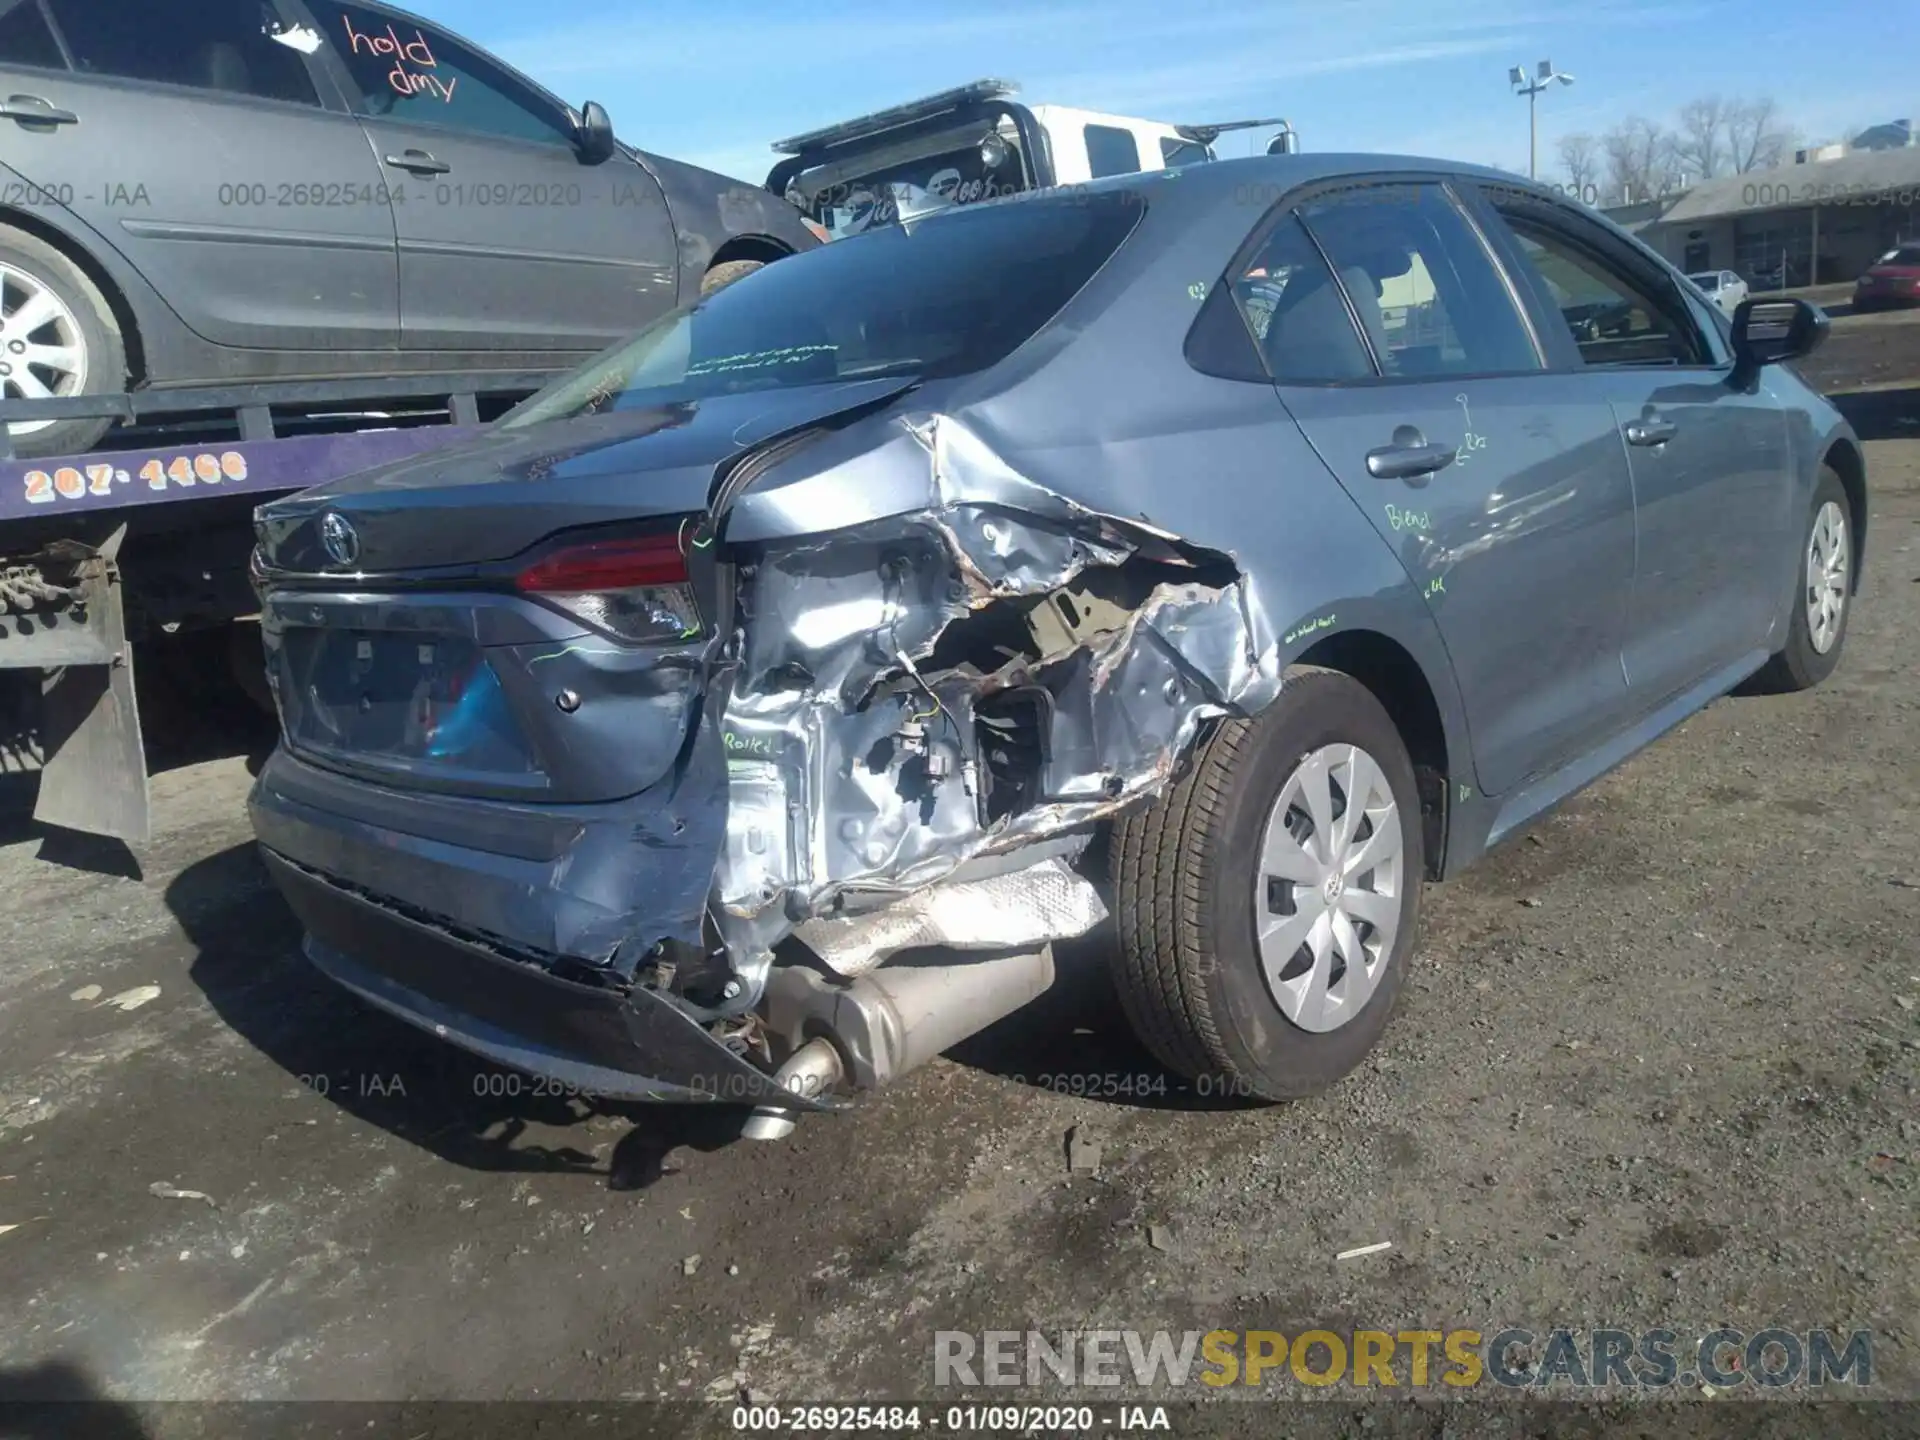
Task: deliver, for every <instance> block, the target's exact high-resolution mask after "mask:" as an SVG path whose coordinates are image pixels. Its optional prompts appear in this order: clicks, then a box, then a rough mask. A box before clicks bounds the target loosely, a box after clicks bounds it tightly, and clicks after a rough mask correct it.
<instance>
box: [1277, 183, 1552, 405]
mask: <svg viewBox="0 0 1920 1440" xmlns="http://www.w3.org/2000/svg"><path fill="white" fill-rule="evenodd" d="M1300 216H1301V219H1302V220H1304V221H1305V222H1306V226H1307V229H1308V230H1310V231H1311V232H1312V233H1313V237H1314V239H1315V240H1316V241H1317V242H1318V243H1319V245H1320V248H1321V249H1322V250H1323V251H1324V252H1325V253H1326V256H1327V259H1328V261H1329V262H1330V263H1331V264H1332V266H1333V269H1334V273H1335V274H1337V275H1338V276H1339V277H1340V283H1341V285H1342V286H1343V287H1344V288H1345V289H1346V292H1347V297H1348V299H1349V300H1350V301H1351V302H1352V304H1353V307H1354V310H1355V312H1356V313H1357V314H1358V315H1359V317H1360V322H1361V327H1362V329H1363V330H1364V331H1365V333H1366V336H1367V338H1368V340H1369V341H1370V342H1371V344H1372V347H1373V352H1374V357H1375V359H1376V360H1377V361H1378V362H1379V365H1380V371H1381V373H1382V374H1383V375H1388V376H1408V377H1412V376H1421V375H1488V374H1500V373H1503V372H1507V371H1514V370H1537V369H1539V368H1541V361H1540V357H1539V355H1538V354H1537V353H1536V352H1535V350H1534V348H1533V340H1532V338H1531V337H1530V336H1529V335H1528V333H1527V326H1526V321H1525V320H1524V319H1523V318H1522V317H1521V314H1520V311H1519V309H1518V307H1517V306H1516V305H1515V304H1514V302H1513V298H1512V296H1511V295H1510V294H1509V293H1508V291H1507V287H1506V285H1505V284H1504V283H1503V282H1502V281H1501V279H1500V273H1499V271H1498V270H1496V269H1495V268H1494V264H1493V260H1492V259H1491V257H1489V256H1488V254H1487V251H1486V247H1485V246H1484V245H1483V244H1482V243H1481V242H1480V238H1479V237H1478V236H1477V235H1476V234H1475V233H1474V232H1473V229H1472V227H1471V226H1469V225H1468V224H1467V221H1466V219H1465V217H1464V216H1462V215H1461V213H1460V212H1459V210H1457V209H1456V208H1455V207H1454V205H1453V202H1452V201H1451V200H1449V199H1448V198H1447V195H1446V192H1445V191H1443V190H1442V189H1441V188H1440V187H1439V186H1438V185H1431V184H1419V185H1399V184H1392V185H1369V186H1366V187H1363V188H1359V189H1355V190H1351V191H1347V192H1344V193H1336V194H1334V195H1330V196H1328V197H1326V198H1325V199H1321V200H1315V201H1312V202H1310V203H1309V204H1307V205H1306V206H1304V207H1302V209H1301V212H1300Z"/></svg>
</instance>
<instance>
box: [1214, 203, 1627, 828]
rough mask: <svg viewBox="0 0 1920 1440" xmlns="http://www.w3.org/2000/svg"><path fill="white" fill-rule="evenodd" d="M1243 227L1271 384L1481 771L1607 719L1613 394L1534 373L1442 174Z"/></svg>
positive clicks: (1513, 763) (1566, 753)
mask: <svg viewBox="0 0 1920 1440" xmlns="http://www.w3.org/2000/svg"><path fill="white" fill-rule="evenodd" d="M1256 243H1257V245H1258V247H1259V248H1258V250H1257V251H1256V253H1255V257H1254V260H1253V261H1252V263H1251V265H1250V267H1249V268H1248V270H1247V271H1246V272H1245V273H1243V275H1242V276H1241V277H1240V278H1239V280H1238V281H1237V282H1236V284H1237V286H1249V287H1253V288H1256V289H1259V290H1260V291H1262V292H1263V293H1264V296H1265V298H1266V300H1267V301H1269V302H1270V307H1271V308H1270V309H1269V310H1268V311H1267V313H1266V314H1265V315H1264V316H1257V315H1256V316H1254V317H1252V319H1253V324H1254V326H1255V329H1256V332H1257V333H1258V334H1259V337H1260V344H1261V348H1262V352H1263V354H1264V356H1265V358H1266V361H1267V365H1268V368H1269V370H1270V372H1271V373H1272V374H1273V376H1274V377H1275V383H1276V385H1277V386H1278V389H1279V394H1280V397H1281V399H1282V401H1283V402H1284V403H1285V405H1286V407H1287V409H1288V410H1289V411H1290V412H1291V413H1292V414H1293V416H1294V418H1295V419H1296V420H1297V421H1298V422H1299V424H1300V427H1301V429H1302V430H1303V431H1304V432H1305V434H1306V436H1307V438H1308V440H1309V441H1310V442H1311V443H1312V444H1313V446H1314V448H1315V449H1316V450H1317V451H1318V452H1319V454H1320V456H1321V458H1322V459H1323V460H1324V461H1325V462H1326V464H1327V466H1328V467H1329V468H1330V469H1331V470H1332V471H1333V473H1334V474H1335V475H1336V476H1338V477H1339V480H1340V483H1341V484H1342V485H1343V486H1344V487H1345V488H1346V490H1347V492H1348V493H1349V494H1350V495H1351V496H1352V497H1353V500H1354V502H1355V503H1356V504H1357V505H1358V506H1359V508H1360V510H1361V511H1362V512H1363V513H1364V514H1365V515H1366V517H1367V519H1368V520H1369V521H1370V522H1371V523H1372V524H1373V526H1374V528H1375V529H1376V530H1377V531H1378V532H1379V534H1380V536H1381V538H1382V539H1383V540H1385V541H1386V543H1388V544H1389V545H1391V546H1392V547H1393V549H1394V550H1395V551H1396V552H1397V553H1398V555H1399V557H1400V559H1401V561H1402V563H1403V564H1404V565H1405V567H1406V570H1407V573H1408V574H1409V576H1410V577H1411V579H1412V581H1413V583H1414V585H1415V586H1416V587H1417V588H1418V590H1419V591H1420V593H1421V595H1422V596H1423V598H1424V600H1425V603H1426V604H1427V605H1428V607H1429V608H1430V609H1431V611H1432V614H1433V616H1434V619H1435V621H1436V623H1437V625H1438V627H1439V630H1440V634H1441V636H1442V638H1443V639H1444V641H1445V643H1446V646H1447V649H1448V651H1449V654H1450V655H1451V658H1452V660H1453V665H1454V669H1455V673H1456V676H1457V677H1458V680H1459V684H1460V692H1461V695H1462V698H1463V702H1464V704H1465V707H1466V712H1467V720H1468V725H1469V728H1470V730H1471V733H1472V736H1473V746H1474V759H1475V764H1476V766H1477V768H1478V771H1479V776H1480V781H1481V784H1482V785H1483V787H1484V788H1485V789H1486V790H1488V791H1489V792H1490V793H1494V794H1499V793H1503V792H1505V791H1507V790H1509V789H1511V788H1513V787H1515V786H1517V785H1519V784H1521V783H1522V782H1524V781H1526V780H1528V779H1531V778H1533V777H1536V776H1539V775H1542V774H1544V773H1546V772H1548V771H1551V770H1552V769H1554V768H1556V767H1557V766H1559V765H1560V764H1563V763H1565V762H1566V761H1568V760H1570V759H1572V758H1573V757H1574V756H1576V755H1578V754H1579V753H1580V752H1581V751H1582V749H1583V748H1585V747H1586V746H1588V745H1590V744H1591V743H1593V741H1594V740H1596V739H1597V738H1598V737H1600V736H1602V735H1604V734H1606V733H1608V732H1609V731H1610V730H1613V729H1616V728H1618V727H1619V726H1620V725H1621V724H1622V723H1623V721H1624V716H1625V708H1626V705H1627V694H1626V685H1625V681H1624V679H1623V677H1622V675H1621V670H1620V645H1621V640H1622V637H1623V635H1624V633H1625V626H1626V620H1627V603H1628V598H1629V596H1630V593H1631V589H1632V581H1633V506H1632V494H1631V489H1630V486H1629V482H1628V476H1627V466H1626V460H1625V457H1624V456H1623V454H1622V452H1621V446H1620V443H1619V438H1618V436H1617V434H1616V433H1615V429H1614V425H1613V422H1612V417H1611V414H1610V412H1609V410H1608V407H1607V401H1606V396H1605V395H1604V393H1602V392H1601V391H1600V390H1599V389H1598V388H1597V387H1596V386H1595V385H1594V384H1593V383H1592V382H1591V381H1590V380H1588V379H1586V378H1585V377H1567V376H1556V375H1551V374H1549V373H1547V370H1546V367H1545V364H1544V362H1543V359H1542V355H1541V351H1540V348H1539V345H1538V341H1537V337H1536V336H1535V335H1534V334H1533V332H1532V330H1531V328H1530V326H1529V322H1528V319H1527V317H1526V315H1525V314H1524V312H1523V310H1522V308H1521V306H1520V305H1519V303H1518V302H1517V300H1516V298H1515V297H1514V295H1513V294H1512V292H1511V290H1510V288H1509V286H1508V284H1507V282H1506V280H1505V278H1504V277H1503V275H1502V273H1501V272H1500V270H1499V269H1498V267H1497V266H1496V265H1495V263H1494V261H1493V259H1492V257H1491V256H1490V254H1489V252H1488V250H1487V247H1486V244H1485V242H1484V240H1483V238H1482V237H1481V235H1480V234H1479V232H1478V230H1477V229H1476V227H1475V225H1474V223H1473V222H1472V221H1471V220H1470V218H1469V216H1468V215H1467V213H1466V212H1465V211H1464V210H1463V208H1462V206H1461V204H1460V202H1459V201H1458V199H1457V197H1456V196H1455V194H1454V193H1453V191H1452V190H1451V188H1450V187H1449V186H1448V185H1447V184H1446V183H1444V182H1443V181H1442V180H1441V179H1439V178H1437V177H1431V176H1414V177H1407V178H1403V179H1400V180H1385V179H1383V180H1381V181H1379V182H1373V181H1369V182H1367V183H1357V184H1356V183H1345V184H1340V183H1336V184H1334V185H1332V186H1330V187H1327V188H1324V189H1321V190H1319V191H1316V192H1310V193H1309V194H1308V195H1307V196H1305V197H1304V198H1302V199H1301V200H1299V201H1297V202H1292V203H1289V204H1288V205H1287V209H1286V212H1285V213H1283V214H1281V215H1280V216H1278V217H1277V219H1276V221H1275V222H1274V225H1273V228H1272V230H1271V231H1270V232H1269V234H1268V236H1267V237H1266V239H1265V240H1264V241H1260V242H1256ZM1336 277H1337V278H1336Z"/></svg>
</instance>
